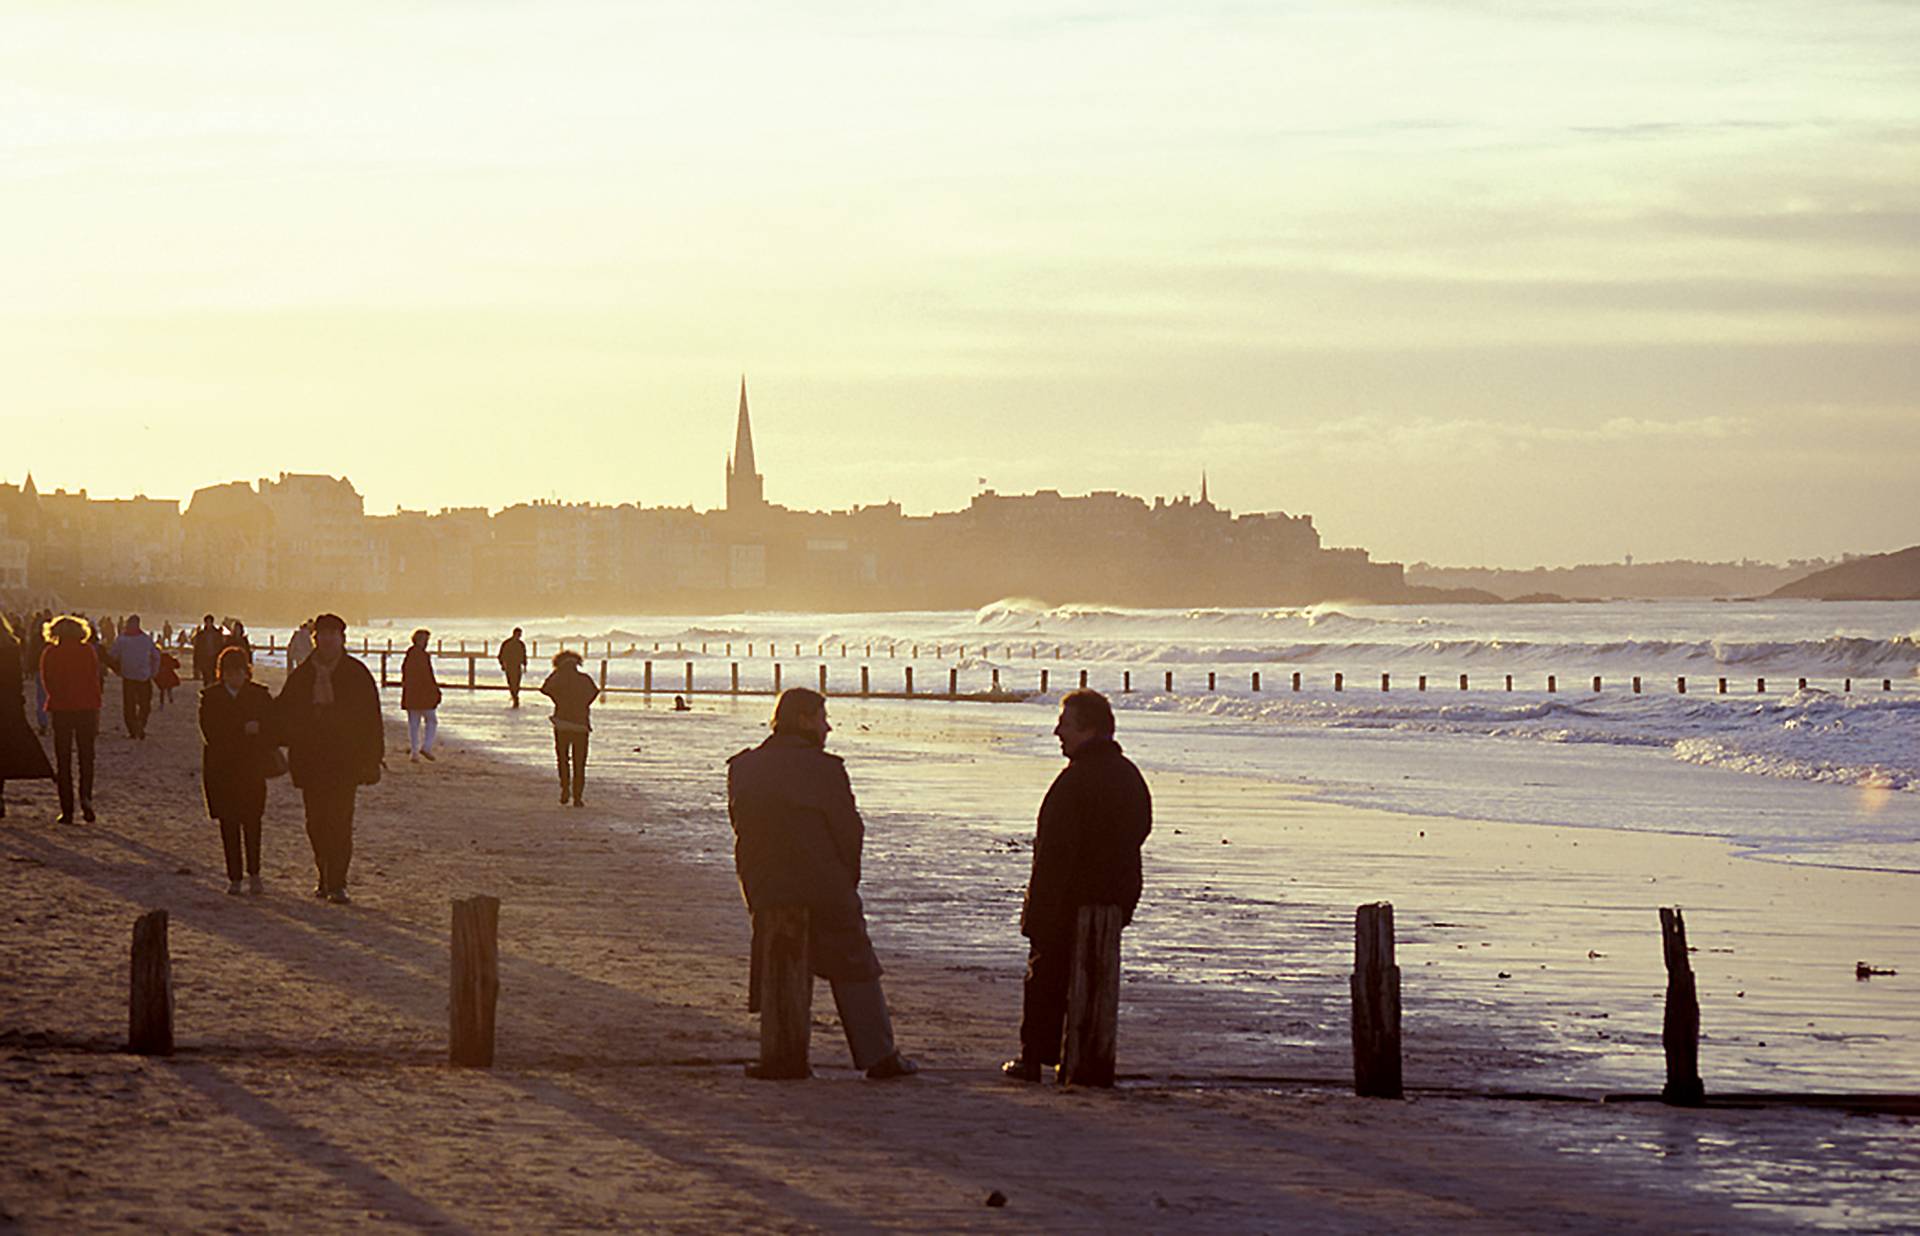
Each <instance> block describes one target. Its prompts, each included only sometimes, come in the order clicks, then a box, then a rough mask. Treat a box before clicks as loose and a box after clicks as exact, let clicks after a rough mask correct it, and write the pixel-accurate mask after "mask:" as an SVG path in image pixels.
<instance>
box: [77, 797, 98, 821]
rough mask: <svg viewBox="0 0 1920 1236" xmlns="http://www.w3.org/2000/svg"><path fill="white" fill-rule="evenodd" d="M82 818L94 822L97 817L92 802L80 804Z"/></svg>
mask: <svg viewBox="0 0 1920 1236" xmlns="http://www.w3.org/2000/svg"><path fill="white" fill-rule="evenodd" d="M80 818H81V819H83V820H85V821H86V822H87V823H89V824H91V823H93V821H94V818H95V817H94V814H93V804H92V803H87V802H83V803H81V804H80Z"/></svg>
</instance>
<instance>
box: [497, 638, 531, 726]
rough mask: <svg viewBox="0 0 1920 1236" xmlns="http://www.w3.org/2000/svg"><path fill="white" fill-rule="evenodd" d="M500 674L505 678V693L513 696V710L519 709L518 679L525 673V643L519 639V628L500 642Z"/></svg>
mask: <svg viewBox="0 0 1920 1236" xmlns="http://www.w3.org/2000/svg"><path fill="white" fill-rule="evenodd" d="M499 655H500V672H501V673H503V674H505V675H506V676H507V691H508V693H509V694H511V695H512V696H513V704H512V705H511V706H512V707H514V708H518V707H520V679H521V677H522V676H523V675H524V674H525V673H526V672H527V642H526V641H525V640H523V639H521V638H520V628H519V627H515V628H514V629H513V634H512V635H509V636H507V638H505V639H503V640H501V641H500V654H499Z"/></svg>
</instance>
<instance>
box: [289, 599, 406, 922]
mask: <svg viewBox="0 0 1920 1236" xmlns="http://www.w3.org/2000/svg"><path fill="white" fill-rule="evenodd" d="M273 712H274V716H273V720H274V737H275V741H276V742H278V743H279V744H280V745H281V746H283V747H285V748H286V749H287V771H288V772H289V773H290V774H291V776H292V778H293V784H294V785H295V786H297V787H298V788H299V790H300V796H301V798H302V800H303V801H304V803H305V806H306V811H307V839H308V840H310V841H311V842H312V843H313V865H314V867H315V869H316V870H317V871H318V872H319V882H318V883H317V884H316V885H315V886H314V890H313V895H314V896H316V897H325V898H326V899H327V900H329V901H332V902H337V903H340V904H343V905H344V904H345V903H346V901H347V866H348V864H349V863H351V862H352V861H353V802H354V795H355V794H356V793H358V791H359V788H360V787H361V786H363V785H373V784H374V783H376V782H378V781H379V780H380V769H381V767H382V761H383V760H385V758H386V754H387V740H386V732H385V728H384V726H383V725H382V722H381V720H380V688H379V687H378V686H376V685H375V683H374V681H373V675H372V674H371V673H369V672H368V671H367V667H366V666H365V665H363V664H361V663H360V662H359V661H358V660H356V659H355V658H353V657H350V656H348V655H347V624H346V620H345V619H343V618H341V617H340V616H339V615H338V614H321V615H320V616H319V617H318V618H315V619H314V620H313V655H312V656H310V657H308V658H307V659H306V660H305V661H303V662H301V663H300V667H299V668H298V669H296V670H294V671H293V672H292V673H291V674H288V675H287V681H286V683H285V684H284V685H283V686H282V687H281V688H280V695H279V697H278V698H276V699H275V700H274V709H273Z"/></svg>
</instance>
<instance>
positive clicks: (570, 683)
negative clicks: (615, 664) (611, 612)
mask: <svg viewBox="0 0 1920 1236" xmlns="http://www.w3.org/2000/svg"><path fill="white" fill-rule="evenodd" d="M540 694H542V695H544V696H546V697H547V698H548V699H550V700H552V701H553V755H554V759H555V761H556V762H557V763H558V764H559V766H560V805H561V806H563V807H564V806H566V805H567V803H568V802H569V801H571V802H572V803H573V805H574V806H576V807H584V806H586V804H585V803H584V802H581V801H580V794H581V791H583V790H585V789H586V788H587V735H588V734H590V733H592V732H593V719H592V716H591V714H590V713H589V711H588V710H589V709H591V708H592V707H593V701H594V700H595V699H597V698H599V695H600V688H599V687H596V686H595V685H593V679H591V678H589V677H587V676H586V675H585V674H583V673H581V672H580V654H579V653H577V652H572V651H568V650H566V649H562V650H561V651H559V652H556V653H555V654H553V673H551V674H548V675H547V680H546V681H545V682H543V683H541V684H540Z"/></svg>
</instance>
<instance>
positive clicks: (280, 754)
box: [261, 747, 287, 781]
mask: <svg viewBox="0 0 1920 1236" xmlns="http://www.w3.org/2000/svg"><path fill="white" fill-rule="evenodd" d="M265 762H266V767H265V768H264V769H262V770H261V771H262V772H263V773H264V774H265V776H266V778H267V780H269V781H271V780H273V779H274V778H275V777H284V776H286V775H287V756H286V753H285V752H284V751H282V750H280V748H278V747H268V748H267V758H266V761H265Z"/></svg>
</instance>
